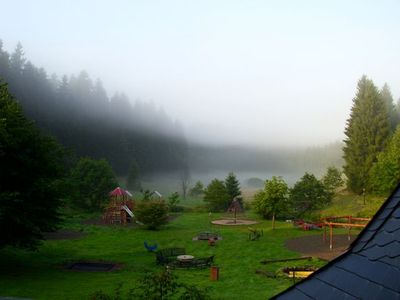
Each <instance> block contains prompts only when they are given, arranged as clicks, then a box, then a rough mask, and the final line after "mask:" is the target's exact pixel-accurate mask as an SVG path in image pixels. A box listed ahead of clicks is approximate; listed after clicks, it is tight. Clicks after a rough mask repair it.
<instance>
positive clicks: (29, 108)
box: [0, 41, 187, 175]
mask: <svg viewBox="0 0 400 300" xmlns="http://www.w3.org/2000/svg"><path fill="white" fill-rule="evenodd" d="M0 80H3V81H5V82H7V83H8V85H9V89H10V91H11V93H12V94H13V95H14V96H15V97H16V98H17V99H18V101H19V102H20V103H21V105H22V106H23V108H24V111H25V114H26V115H27V116H28V117H29V118H30V119H32V120H34V121H35V122H36V123H37V125H38V126H39V127H41V128H42V129H43V130H44V131H46V132H48V133H50V134H52V135H54V136H55V137H56V138H57V139H58V140H59V141H60V142H61V143H62V144H63V145H65V146H67V147H68V148H70V149H73V150H74V152H75V153H76V154H77V155H79V156H90V157H93V158H105V159H107V160H108V161H109V162H110V163H111V165H112V166H113V168H114V171H115V172H116V173H117V174H120V175H125V174H127V173H128V171H129V168H130V166H131V165H132V164H137V165H138V166H139V169H140V172H141V173H142V174H146V173H151V172H160V171H170V170H181V169H183V168H184V167H185V166H186V162H187V143H186V141H185V138H184V136H183V131H182V129H181V128H180V126H179V125H178V124H176V123H175V122H173V121H172V120H170V119H169V118H168V116H167V115H166V114H165V113H164V112H163V111H162V110H160V109H157V108H156V107H155V106H154V105H152V104H151V103H150V104H149V103H145V102H139V101H137V102H136V103H135V104H134V105H132V104H131V103H130V101H129V99H128V97H127V96H126V95H124V94H115V95H114V96H112V97H108V95H107V93H106V91H105V89H104V88H103V86H102V83H101V81H100V80H97V81H95V82H93V81H92V79H91V78H90V77H89V75H88V74H87V73H86V72H85V71H82V72H81V73H80V74H79V75H77V76H74V75H73V76H70V77H67V76H65V75H64V76H63V77H62V78H57V76H56V75H52V76H48V75H47V74H46V71H45V70H44V69H42V68H38V67H36V66H35V65H34V64H32V63H31V62H29V61H28V60H27V59H26V58H25V56H24V53H23V49H22V46H21V45H20V44H18V45H17V47H16V48H15V51H14V52H13V53H11V54H10V53H8V52H6V51H4V50H3V48H2V43H1V41H0Z"/></svg>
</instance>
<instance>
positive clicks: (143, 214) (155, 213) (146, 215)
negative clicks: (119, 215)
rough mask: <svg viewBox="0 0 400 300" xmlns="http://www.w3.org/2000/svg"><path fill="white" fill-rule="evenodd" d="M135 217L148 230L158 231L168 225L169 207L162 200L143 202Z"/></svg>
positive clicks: (139, 204) (139, 205)
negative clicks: (162, 226)
mask: <svg viewBox="0 0 400 300" xmlns="http://www.w3.org/2000/svg"><path fill="white" fill-rule="evenodd" d="M135 215H136V217H137V219H138V221H140V222H142V223H143V224H144V225H146V227H147V228H148V229H152V230H156V229H158V228H159V227H160V226H161V225H164V224H167V223H168V206H167V204H166V203H165V201H164V200H162V199H157V200H146V201H141V202H139V203H138V205H137V207H136V210H135Z"/></svg>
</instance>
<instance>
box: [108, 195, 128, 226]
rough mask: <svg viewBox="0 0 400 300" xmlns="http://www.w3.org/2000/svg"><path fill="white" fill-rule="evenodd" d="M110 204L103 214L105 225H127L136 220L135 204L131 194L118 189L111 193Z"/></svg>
mask: <svg viewBox="0 0 400 300" xmlns="http://www.w3.org/2000/svg"><path fill="white" fill-rule="evenodd" d="M110 198H111V200H110V202H109V204H108V206H107V207H106V209H105V211H104V214H103V222H104V223H105V224H124V225H125V224H127V223H131V222H132V219H133V218H134V214H133V212H132V211H133V209H134V202H133V200H132V199H131V195H130V193H129V192H127V191H125V190H123V189H122V188H120V187H117V188H116V189H115V190H113V191H111V192H110Z"/></svg>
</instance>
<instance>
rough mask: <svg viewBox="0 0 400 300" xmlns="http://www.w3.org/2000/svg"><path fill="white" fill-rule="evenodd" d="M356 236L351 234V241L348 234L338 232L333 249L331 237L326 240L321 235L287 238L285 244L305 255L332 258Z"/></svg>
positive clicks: (340, 252)
mask: <svg viewBox="0 0 400 300" xmlns="http://www.w3.org/2000/svg"><path fill="white" fill-rule="evenodd" d="M355 238H356V236H354V235H353V236H351V237H350V241H349V240H348V239H347V234H336V235H334V236H333V249H332V250H330V249H329V238H328V239H327V241H326V242H324V241H323V239H322V234H321V235H309V236H303V237H298V238H294V239H291V240H287V241H286V243H285V246H286V247H287V248H288V249H289V250H291V251H295V252H300V253H301V254H303V255H304V256H314V257H319V258H322V259H326V260H332V259H334V258H336V257H337V256H339V255H341V254H342V253H343V252H345V251H346V249H347V248H348V246H349V245H350V243H351V242H352V241H354V239H355Z"/></svg>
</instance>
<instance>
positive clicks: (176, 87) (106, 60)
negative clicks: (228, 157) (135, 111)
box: [0, 0, 400, 146]
mask: <svg viewBox="0 0 400 300" xmlns="http://www.w3.org/2000/svg"><path fill="white" fill-rule="evenodd" d="M1 10H2V13H1V18H0V39H2V40H3V43H4V47H5V49H6V50H8V51H12V50H13V49H14V47H15V45H16V43H17V42H18V41H20V42H21V43H22V44H23V46H24V49H25V53H26V56H27V57H28V58H29V59H30V60H31V61H32V62H33V63H34V64H35V65H36V66H38V67H44V68H45V69H46V70H47V71H48V73H53V72H54V73H56V74H58V75H63V74H67V75H71V74H72V73H75V74H77V73H79V72H80V71H81V70H83V69H84V70H86V71H88V72H89V74H90V76H91V77H92V78H94V79H95V78H101V79H102V81H103V83H104V86H105V87H106V88H107V90H108V93H109V95H111V94H113V93H114V92H115V91H123V92H125V93H126V94H127V95H128V96H129V97H130V98H131V100H135V99H141V100H145V101H153V102H154V103H155V104H156V105H158V106H160V107H163V108H164V109H165V111H166V112H167V114H168V115H169V116H171V117H172V118H174V119H177V120H179V121H180V122H181V123H182V124H183V125H184V128H185V132H186V135H187V137H188V138H191V139H195V140H202V141H206V142H209V143H213V144H217V143H228V144H241V145H245V144H247V145H262V146H271V145H286V146H293V145H302V146H304V145H321V144H326V143H330V142H334V141H338V140H342V139H343V137H344V135H343V129H344V126H345V121H346V119H347V118H348V116H349V112H350V107H351V105H352V98H353V97H354V95H355V92H356V84H357V81H358V80H359V78H360V77H361V76H362V75H363V74H366V75H367V76H368V77H370V78H371V79H372V80H373V81H374V82H375V84H376V85H378V86H379V87H381V86H382V85H383V84H384V83H385V82H387V83H388V84H389V86H390V87H391V90H392V93H393V96H394V98H395V101H397V99H398V98H399V96H400V59H399V57H400V39H399V33H400V1H398V0H387V1H386V0H376V1H367V0H359V1H355V0H351V1H349V0H344V1H337V0H335V1H334V0H332V1H321V0H318V1H311V0H310V1H308V0H304V1H285V0H276V1H245V0H242V1H233V0H226V1H218V0H210V1H207V0H201V1H194V0H193V1H188V0H182V1H167V0H165V1H152V0H143V1H133V0H126V1H120V0H114V1H99V0H91V1H89V0H86V1H85V0H81V1H61V0H60V1H54V0H47V1H45V0H42V1H41V0H35V1H30V0H25V1H19V0H13V1H2V3H1Z"/></svg>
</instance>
